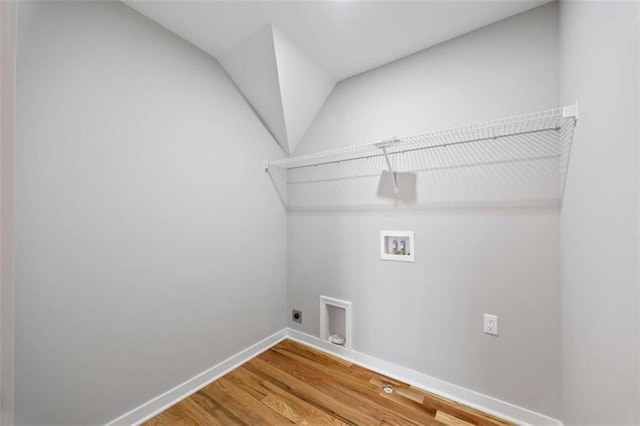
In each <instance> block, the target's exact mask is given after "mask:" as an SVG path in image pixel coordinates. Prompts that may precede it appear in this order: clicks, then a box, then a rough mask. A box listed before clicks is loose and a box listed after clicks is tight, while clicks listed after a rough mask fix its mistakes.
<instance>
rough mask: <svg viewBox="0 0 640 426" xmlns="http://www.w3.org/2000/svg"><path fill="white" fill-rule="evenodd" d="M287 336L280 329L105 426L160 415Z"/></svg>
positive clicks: (133, 423) (286, 333) (133, 421)
mask: <svg viewBox="0 0 640 426" xmlns="http://www.w3.org/2000/svg"><path fill="white" fill-rule="evenodd" d="M287 337H288V329H286V328H285V329H282V330H280V331H278V332H277V333H275V334H272V335H271V336H269V337H267V338H265V339H263V340H261V341H259V342H258V343H256V344H254V345H251V346H249V347H248V348H246V349H244V350H242V351H240V352H238V353H237V354H236V355H233V356H232V357H230V358H227V359H226V360H224V361H222V362H221V363H219V364H217V365H214V366H213V367H211V368H209V369H208V370H205V371H203V372H202V373H200V374H198V375H196V376H194V377H192V378H190V379H189V380H187V381H185V382H183V383H181V384H179V385H178V386H176V387H174V388H173V389H170V390H168V391H167V392H165V393H163V394H162V395H159V396H157V397H155V398H153V399H151V400H150V401H147V402H145V403H144V404H142V405H140V406H138V407H136V408H134V409H133V410H131V411H129V412H127V413H125V414H123V415H121V416H120V417H118V418H117V419H114V420H112V421H110V422H109V423H107V426H116V425H139V424H141V423H144V422H145V421H147V420H149V419H151V418H152V417H153V416H155V415H157V414H159V413H161V412H162V411H164V410H166V409H167V408H169V407H171V406H172V405H174V404H176V403H177V402H179V401H181V400H183V399H184V398H186V397H188V396H189V395H191V394H193V393H195V392H197V391H199V390H200V389H202V388H203V387H205V386H207V385H208V384H209V383H211V382H213V381H215V380H217V379H219V378H220V377H222V376H224V375H225V374H227V373H228V372H230V371H231V370H233V369H235V368H237V367H239V366H240V365H242V364H244V363H245V362H247V361H249V360H250V359H251V358H254V357H256V356H258V355H260V354H261V353H262V352H264V351H266V350H267V349H269V348H271V347H272V346H274V345H276V344H278V343H280V342H281V341H283V340H284V339H286V338H287Z"/></svg>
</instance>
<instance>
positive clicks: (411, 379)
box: [107, 328, 562, 426]
mask: <svg viewBox="0 0 640 426" xmlns="http://www.w3.org/2000/svg"><path fill="white" fill-rule="evenodd" d="M286 338H290V339H291V340H295V341H297V342H300V343H303V344H305V345H308V346H311V347H314V348H316V349H318V350H320V351H323V352H327V353H330V354H332V355H335V356H338V357H340V358H343V359H345V360H347V361H349V362H353V363H355V364H358V365H361V366H362V367H365V368H368V369H370V370H373V371H375V372H378V373H380V374H383V375H385V376H388V377H391V378H393V379H396V380H399V381H401V382H405V383H407V384H410V385H413V386H416V387H419V388H421V389H424V390H426V391H429V392H433V393H435V394H437V395H440V396H443V397H445V398H448V399H451V400H453V401H457V402H460V403H462V404H465V405H468V406H469V407H473V408H476V409H478V410H481V411H484V412H485V413H488V414H492V415H495V416H497V417H501V418H503V419H505V420H509V421H511V422H514V423H518V424H521V425H552V426H562V422H561V421H560V420H557V419H553V418H551V417H548V416H545V415H543V414H540V413H536V412H535V411H531V410H528V409H526V408H523V407H519V406H517V405H514V404H511V403H509V402H506V401H502V400H500V399H497V398H494V397H491V396H487V395H483V394H481V393H479V392H475V391H472V390H470V389H466V388H463V387H461V386H457V385H454V384H451V383H448V382H445V381H444V380H440V379H436V378H435V377H431V376H428V375H426V374H423V373H420V372H418V371H415V370H411V369H409V368H406V367H402V366H399V365H396V364H393V363H391V362H388V361H384V360H382V359H379V358H375V357H373V356H371V355H367V354H365V353H362V352H358V351H355V350H348V349H345V348H343V347H341V346H337V345H334V344H332V343H329V342H325V341H323V340H320V338H319V337H316V336H312V335H310V334H306V333H302V332H300V331H297V330H293V329H291V328H284V329H282V330H280V331H278V332H277V333H275V334H273V335H271V336H269V337H267V338H266V339H263V340H261V341H260V342H258V343H256V344H255V345H252V346H250V347H248V348H247V349H245V350H243V351H241V352H239V353H238V354H236V355H234V356H232V357H230V358H228V359H227V360H225V361H223V362H221V363H219V364H217V365H215V366H213V367H211V368H210V369H208V370H206V371H203V372H202V373H200V374H198V375H196V376H194V377H192V378H191V379H189V380H187V381H185V382H184V383H182V384H180V385H178V386H176V387H174V388H173V389H170V390H168V391H167V392H165V393H163V394H162V395H159V396H157V397H155V398H153V399H152V400H150V401H148V402H145V403H144V404H142V405H140V406H139V407H136V408H134V409H133V410H131V411H129V412H128V413H125V414H123V415H122V416H120V417H118V418H117V419H115V420H112V421H110V422H109V423H107V426H116V425H118V426H119V425H139V424H141V423H143V422H145V421H147V420H149V419H150V418H152V417H153V416H155V415H157V414H159V413H161V412H162V411H164V410H166V409H167V408H169V407H171V406H172V405H174V404H176V403H177V402H179V401H181V400H182V399H184V398H186V397H188V396H189V395H191V394H193V393H195V392H197V391H198V390H200V389H202V388H203V387H205V386H207V385H208V384H209V383H211V382H213V381H215V380H216V379H218V378H220V377H222V376H224V375H225V374H227V373H228V372H229V371H231V370H233V369H234V368H237V367H238V366H240V365H242V364H244V363H245V362H247V361H249V360H250V359H251V358H254V357H256V356H258V355H259V354H261V353H262V352H264V351H266V350H267V349H269V348H270V347H272V346H274V345H276V344H278V343H280V342H281V341H282V340H284V339H286Z"/></svg>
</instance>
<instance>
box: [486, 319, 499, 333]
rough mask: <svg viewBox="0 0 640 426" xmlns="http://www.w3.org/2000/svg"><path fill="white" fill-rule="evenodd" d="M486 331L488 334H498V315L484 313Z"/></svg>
mask: <svg viewBox="0 0 640 426" xmlns="http://www.w3.org/2000/svg"><path fill="white" fill-rule="evenodd" d="M484 332H485V333H487V334H493V335H494V336H497V335H498V316H497V315H490V314H484Z"/></svg>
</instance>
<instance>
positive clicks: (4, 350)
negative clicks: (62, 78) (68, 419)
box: [0, 1, 16, 425]
mask: <svg viewBox="0 0 640 426" xmlns="http://www.w3.org/2000/svg"><path fill="white" fill-rule="evenodd" d="M15 9H16V8H15V2H14V1H3V2H0V58H1V60H0V200H1V203H0V204H1V206H0V262H1V264H0V325H1V326H0V424H2V425H10V424H12V423H13V383H14V328H13V327H14V321H13V320H14V317H13V292H14V287H13V149H14V137H15V129H14V127H15V114H14V112H15V66H16V61H15V55H16V50H15V42H16V38H15V35H16V25H15V24H16V22H15V19H16V13H15Z"/></svg>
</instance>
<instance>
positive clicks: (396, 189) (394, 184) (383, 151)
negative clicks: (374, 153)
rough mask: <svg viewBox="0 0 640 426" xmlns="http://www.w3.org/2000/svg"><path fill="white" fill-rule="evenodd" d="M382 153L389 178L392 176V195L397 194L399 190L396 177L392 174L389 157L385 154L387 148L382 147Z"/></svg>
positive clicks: (394, 173)
mask: <svg viewBox="0 0 640 426" xmlns="http://www.w3.org/2000/svg"><path fill="white" fill-rule="evenodd" d="M382 153H383V154H384V159H385V160H386V162H387V167H389V171H390V172H391V176H393V193H394V194H397V193H398V192H400V190H399V189H398V177H397V176H396V172H394V171H393V168H392V167H391V160H389V155H388V154H387V148H386V147H384V146H383V147H382Z"/></svg>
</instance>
